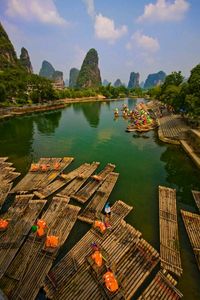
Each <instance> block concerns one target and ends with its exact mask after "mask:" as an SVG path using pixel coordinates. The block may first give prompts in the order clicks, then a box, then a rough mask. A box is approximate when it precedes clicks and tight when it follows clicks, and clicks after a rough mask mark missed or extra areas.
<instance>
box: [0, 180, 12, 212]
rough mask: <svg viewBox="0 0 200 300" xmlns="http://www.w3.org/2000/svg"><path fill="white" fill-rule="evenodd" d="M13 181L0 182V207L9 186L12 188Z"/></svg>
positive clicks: (8, 190)
mask: <svg viewBox="0 0 200 300" xmlns="http://www.w3.org/2000/svg"><path fill="white" fill-rule="evenodd" d="M12 185H13V183H7V182H6V183H5V182H4V181H2V182H1V186H0V209H1V207H2V205H3V204H4V202H5V200H6V198H7V196H8V194H9V192H10V190H11V188H12Z"/></svg>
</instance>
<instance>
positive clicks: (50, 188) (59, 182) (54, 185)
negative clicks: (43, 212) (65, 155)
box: [34, 163, 88, 199]
mask: <svg viewBox="0 0 200 300" xmlns="http://www.w3.org/2000/svg"><path fill="white" fill-rule="evenodd" d="M87 166H88V164H86V163H84V164H82V165H81V166H80V167H78V168H77V169H75V170H73V171H71V172H69V173H67V174H60V176H59V178H58V179H56V180H54V181H53V182H51V183H50V184H48V185H47V186H46V187H44V188H41V189H40V188H39V189H38V190H37V191H34V194H35V195H36V196H37V197H39V198H40V199H43V198H46V197H48V196H50V195H51V194H53V193H55V192H56V191H57V190H59V189H61V188H63V187H64V186H65V185H67V184H68V183H69V182H70V181H72V180H73V179H74V178H75V177H76V176H81V174H82V173H83V172H84V171H85V169H86V168H87Z"/></svg>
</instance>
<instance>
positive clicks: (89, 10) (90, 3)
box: [83, 0, 96, 18]
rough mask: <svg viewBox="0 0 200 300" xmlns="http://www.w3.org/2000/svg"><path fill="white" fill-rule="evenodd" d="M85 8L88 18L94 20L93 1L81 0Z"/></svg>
mask: <svg viewBox="0 0 200 300" xmlns="http://www.w3.org/2000/svg"><path fill="white" fill-rule="evenodd" d="M83 2H84V3H85V5H86V7H87V13H88V15H89V16H90V17H92V18H94V17H95V15H96V13H95V7H94V0H83Z"/></svg>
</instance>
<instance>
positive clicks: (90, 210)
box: [78, 173, 119, 224]
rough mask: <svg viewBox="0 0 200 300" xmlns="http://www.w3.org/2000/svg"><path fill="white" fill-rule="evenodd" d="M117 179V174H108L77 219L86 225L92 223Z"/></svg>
mask: <svg viewBox="0 0 200 300" xmlns="http://www.w3.org/2000/svg"><path fill="white" fill-rule="evenodd" d="M118 177H119V173H110V174H109V175H108V176H107V178H106V179H105V181H104V182H103V184H102V185H101V186H100V188H99V189H98V190H97V192H96V193H95V194H94V196H93V198H92V200H91V201H90V203H89V204H88V205H87V206H86V208H85V209H84V210H83V212H82V213H81V214H80V215H79V216H78V219H79V220H81V221H84V222H87V223H91V224H92V223H93V222H94V220H95V219H96V218H97V217H98V215H100V213H101V211H102V209H103V207H104V205H105V203H106V202H107V200H108V198H109V196H110V194H111V192H112V190H113V188H114V186H115V183H116V182H117V179H118Z"/></svg>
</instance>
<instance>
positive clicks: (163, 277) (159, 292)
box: [137, 271, 183, 300]
mask: <svg viewBox="0 0 200 300" xmlns="http://www.w3.org/2000/svg"><path fill="white" fill-rule="evenodd" d="M165 273H166V272H161V271H159V272H158V273H157V274H156V276H155V278H154V279H153V280H152V282H151V283H150V284H149V285H148V287H147V288H146V289H145V291H144V292H143V293H142V295H141V296H140V297H139V298H138V299H137V300H158V299H163V300H178V299H181V298H182V297H183V295H182V294H181V292H180V291H179V290H178V289H176V288H175V286H176V284H177V282H176V281H175V280H174V279H173V278H172V276H171V275H170V274H165Z"/></svg>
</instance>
